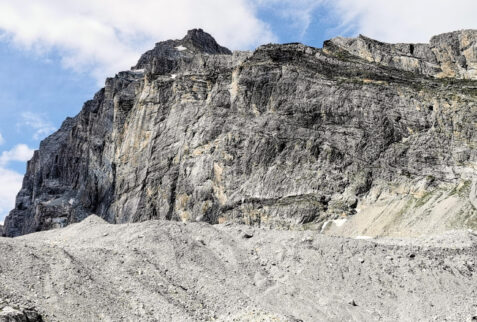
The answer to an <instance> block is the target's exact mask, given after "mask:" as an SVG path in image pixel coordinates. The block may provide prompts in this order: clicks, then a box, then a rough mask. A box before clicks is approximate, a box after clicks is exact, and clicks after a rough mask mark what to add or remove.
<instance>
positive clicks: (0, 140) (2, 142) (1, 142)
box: [0, 133, 5, 145]
mask: <svg viewBox="0 0 477 322" xmlns="http://www.w3.org/2000/svg"><path fill="white" fill-rule="evenodd" d="M4 143H5V139H4V138H3V135H2V133H0V145H2V144H4Z"/></svg>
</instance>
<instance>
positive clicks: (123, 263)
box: [0, 216, 477, 321]
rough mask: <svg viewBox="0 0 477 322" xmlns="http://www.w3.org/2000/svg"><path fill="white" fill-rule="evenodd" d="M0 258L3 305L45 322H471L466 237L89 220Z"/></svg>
mask: <svg viewBox="0 0 477 322" xmlns="http://www.w3.org/2000/svg"><path fill="white" fill-rule="evenodd" d="M0 254H1V256H2V259H1V261H0V301H1V303H2V304H0V307H3V308H4V310H5V308H6V309H7V310H10V308H9V307H14V308H15V307H23V308H30V309H31V308H34V309H35V310H36V311H37V312H39V313H40V314H41V315H42V317H43V319H44V320H45V321H214V320H218V321H473V320H472V319H473V318H474V319H477V317H476V316H477V291H476V290H477V273H476V263H477V235H476V234H475V233H474V232H472V231H456V232H449V233H447V234H445V235H443V236H437V237H426V238H420V239H395V238H394V239H390V238H386V239H384V238H383V239H368V240H361V239H359V240H358V239H350V238H342V237H331V236H326V235H322V234H318V233H317V232H316V231H286V230H282V231H280V230H268V229H258V228H251V227H248V226H239V225H229V226H227V225H209V224H204V223H187V224H183V223H177V222H168V221H147V222H143V223H136V224H124V225H110V224H107V223H106V222H104V221H103V220H102V219H100V218H99V217H96V216H90V217H88V218H87V219H86V220H84V221H83V222H81V223H79V224H74V225H71V226H69V227H67V228H64V229H60V230H52V231H46V232H40V233H35V234H31V235H27V236H23V237H19V238H14V239H8V238H0ZM1 314H2V313H0V321H2V318H1V316H2V315H1ZM4 321H7V320H6V319H4Z"/></svg>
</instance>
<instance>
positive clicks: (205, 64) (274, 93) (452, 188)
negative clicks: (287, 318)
mask: <svg viewBox="0 0 477 322" xmlns="http://www.w3.org/2000/svg"><path fill="white" fill-rule="evenodd" d="M476 43H477V32H476V31H458V32H454V33H449V34H444V35H440V36H436V37H434V38H432V40H431V42H430V44H396V45H392V44H385V43H381V42H377V41H374V40H371V39H369V38H366V37H363V36H360V37H358V38H356V39H345V38H335V39H332V40H330V41H327V42H325V45H324V48H323V49H317V48H313V47H308V46H305V45H302V44H284V45H272V44H271V45H264V46H261V47H259V48H258V49H257V50H255V51H254V52H234V53H231V52H230V51H229V50H228V49H226V48H224V47H221V46H219V45H218V44H217V43H216V42H215V40H214V39H213V38H212V37H211V36H210V35H208V34H207V33H205V32H203V31H202V30H200V29H199V30H192V31H189V32H188V34H187V36H186V37H185V38H183V39H182V40H172V41H165V42H160V43H158V44H156V46H155V48H154V49H152V50H151V51H149V52H147V53H145V54H144V55H143V56H142V57H141V58H140V59H139V62H138V64H137V65H136V66H134V67H133V68H132V69H131V70H130V71H124V72H120V73H118V74H117V75H116V76H115V77H114V78H109V79H107V80H106V84H105V87H104V88H103V89H101V90H100V91H99V92H98V93H97V94H96V95H95V97H94V99H93V100H91V101H88V102H86V103H85V105H84V107H83V109H82V111H81V112H80V113H79V114H78V115H77V116H76V117H74V118H69V119H67V120H66V121H65V122H64V123H63V125H62V127H61V128H60V130H58V131H57V132H56V133H54V134H53V135H51V136H50V137H48V138H47V139H45V140H44V141H43V142H42V143H41V144H40V149H39V150H38V151H36V152H35V154H34V156H33V159H32V160H31V161H30V162H29V163H28V167H27V173H26V175H25V178H24V182H23V187H22V190H21V191H20V192H19V194H18V197H17V201H16V206H15V209H14V210H12V211H11V213H10V214H9V216H8V217H7V218H6V220H5V229H4V234H5V235H6V236H18V235H22V234H27V233H31V232H34V231H40V230H47V229H51V228H56V227H63V226H66V225H68V224H70V223H75V222H79V221H81V220H83V219H84V218H86V217H87V216H88V215H89V214H91V213H94V214H97V215H98V216H100V217H101V218H103V219H104V220H106V221H108V222H110V223H125V222H138V221H145V220H149V219H155V218H157V219H167V220H182V221H205V222H209V223H213V224H214V223H223V222H237V223H245V224H248V225H257V226H270V227H277V228H296V229H318V230H320V231H322V232H326V233H329V234H338V235H373V236H375V235H401V234H404V235H421V234H426V233H431V232H432V233H434V232H440V231H445V230H449V229H460V228H474V229H475V228H477V211H476V207H477V201H476V184H477V180H476V168H475V166H476V160H477V152H476V149H475V147H476V144H477V134H476V133H477V131H476V124H477V123H476V121H477V105H476V103H477V75H476V68H477V55H476V50H477V47H476V46H477V44H476Z"/></svg>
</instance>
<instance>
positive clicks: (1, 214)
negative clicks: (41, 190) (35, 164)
mask: <svg viewBox="0 0 477 322" xmlns="http://www.w3.org/2000/svg"><path fill="white" fill-rule="evenodd" d="M22 180H23V176H22V175H21V174H19V173H17V172H15V171H11V170H8V169H5V168H2V167H0V224H3V220H4V218H5V216H6V215H8V212H9V211H10V210H12V209H13V208H14V207H15V197H16V195H17V193H18V191H20V189H21V186H22Z"/></svg>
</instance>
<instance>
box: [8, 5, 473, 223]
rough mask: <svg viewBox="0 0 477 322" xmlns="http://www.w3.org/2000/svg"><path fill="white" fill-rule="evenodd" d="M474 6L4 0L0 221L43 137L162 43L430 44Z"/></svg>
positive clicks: (465, 24)
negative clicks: (193, 37) (203, 36)
mask: <svg viewBox="0 0 477 322" xmlns="http://www.w3.org/2000/svg"><path fill="white" fill-rule="evenodd" d="M416 2H417V3H416ZM456 8H459V10H456ZM476 12H477V3H476V1H474V0H454V1H447V0H432V1H431V0H421V1H414V0H413V1H411V0H400V1H398V0H387V1H382V0H333V1H331V0H256V1H252V0H227V1H223V0H201V1H194V0H176V1H173V2H172V1H166V0H134V1H133V0H81V1H80V0H36V1H35V2H33V3H32V2H31V1H29V0H15V1H11V0H0V59H1V62H2V63H1V64H0V112H1V114H0V222H1V221H3V218H4V216H5V215H6V214H7V213H8V211H9V210H10V209H11V208H12V207H13V205H14V196H15V195H16V193H17V192H18V190H19V189H20V185H21V179H22V176H23V174H24V172H25V167H26V160H28V159H29V158H30V157H31V155H32V153H33V150H34V149H37V148H38V146H39V143H40V141H41V139H43V138H45V137H46V136H47V135H48V134H51V133H52V132H53V131H55V130H56V129H58V128H59V126H60V125H61V123H62V121H63V120H64V119H65V118H66V117H67V116H74V115H76V114H77V113H78V112H79V111H80V109H81V107H82V104H83V102H84V101H86V100H88V99H90V98H92V96H93V95H94V93H95V92H96V91H97V90H99V89H100V88H101V87H102V85H103V84H104V79H105V77H107V76H114V74H115V73H116V72H118V71H120V70H124V69H128V68H129V67H130V66H132V65H133V64H134V63H135V61H136V60H137V59H138V58H139V55H140V54H141V53H142V52H144V51H145V50H147V49H149V48H152V47H153V45H154V43H155V42H157V41H160V40H165V39H170V38H181V37H182V36H183V35H184V34H185V33H186V31H187V30H188V29H191V28H195V27H201V28H203V29H205V30H206V31H208V32H209V33H211V34H212V35H213V36H214V37H215V38H216V39H217V40H218V42H219V43H221V44H222V45H225V46H227V47H229V48H230V49H254V48H255V47H256V46H258V45H259V44H263V43H268V42H280V43H285V42H297V41H298V42H302V43H305V44H307V45H311V46H315V47H321V46H322V43H323V41H324V40H326V39H329V38H332V37H334V36H338V35H343V36H356V35H357V34H358V33H363V34H365V35H367V36H370V37H373V38H376V39H379V40H382V41H388V42H405V41H407V42H427V41H428V39H429V38H430V37H431V36H432V35H434V34H438V33H442V32H446V31H452V30H457V29H465V28H474V29H475V28H477V24H476V23H475V22H474V21H476V19H475V13H476Z"/></svg>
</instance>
